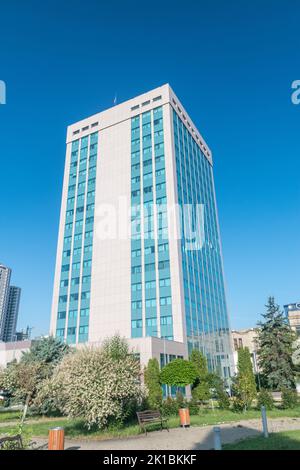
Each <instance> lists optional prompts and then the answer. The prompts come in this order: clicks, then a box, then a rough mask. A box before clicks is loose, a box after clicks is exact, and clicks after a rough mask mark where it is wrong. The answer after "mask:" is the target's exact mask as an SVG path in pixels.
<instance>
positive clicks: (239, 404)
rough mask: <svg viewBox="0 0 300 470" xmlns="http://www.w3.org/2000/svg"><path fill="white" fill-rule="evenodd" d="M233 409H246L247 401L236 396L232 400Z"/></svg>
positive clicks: (237, 410)
mask: <svg viewBox="0 0 300 470" xmlns="http://www.w3.org/2000/svg"><path fill="white" fill-rule="evenodd" d="M232 409H233V411H235V412H236V413H240V412H241V411H245V403H244V400H242V399H241V398H240V397H234V399H233V402H232Z"/></svg>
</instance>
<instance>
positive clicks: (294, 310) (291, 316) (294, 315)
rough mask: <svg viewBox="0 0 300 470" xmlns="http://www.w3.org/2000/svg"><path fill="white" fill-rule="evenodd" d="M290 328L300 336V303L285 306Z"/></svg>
mask: <svg viewBox="0 0 300 470" xmlns="http://www.w3.org/2000/svg"><path fill="white" fill-rule="evenodd" d="M284 310H285V313H286V316H287V318H288V321H289V324H290V327H291V328H292V330H294V331H295V332H296V333H297V336H300V302H296V303H294V304H287V305H284Z"/></svg>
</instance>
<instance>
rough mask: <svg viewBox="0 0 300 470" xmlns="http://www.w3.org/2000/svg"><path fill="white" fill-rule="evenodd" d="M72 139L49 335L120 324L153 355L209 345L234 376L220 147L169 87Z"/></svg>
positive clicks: (212, 363)
mask: <svg viewBox="0 0 300 470" xmlns="http://www.w3.org/2000/svg"><path fill="white" fill-rule="evenodd" d="M66 145H67V148H66V162H65V175H64V182H63V194H62V205H61V214H60V225H59V236H58V246H57V258H56V269H55V279H54V289H53V303H52V315H51V327H50V333H51V334H53V335H55V336H57V337H59V338H61V339H62V340H64V341H66V342H67V343H69V344H74V345H79V344H82V343H88V344H95V343H98V342H101V341H102V340H103V339H104V338H105V337H108V336H111V335H113V334H115V333H117V332H118V333H119V334H121V335H122V336H125V337H126V338H128V340H129V342H130V344H131V346H132V347H133V348H134V349H135V350H136V352H137V354H140V358H141V362H142V363H143V364H144V363H146V362H147V360H148V359H149V358H150V357H157V359H158V360H159V361H160V363H161V365H164V364H165V363H166V362H168V361H169V360H171V359H173V358H174V357H176V356H179V357H187V355H188V352H189V351H190V350H191V349H192V348H199V349H200V350H202V351H203V352H204V353H205V355H206V357H207V360H208V365H209V368H210V369H211V370H218V371H219V372H220V373H221V374H222V375H223V376H224V377H228V376H229V375H230V373H231V371H230V368H231V356H232V350H231V339H230V330H229V323H228V312H227V306H226V299H225V288H224V276H223V266H222V253H221V241H220V232H219V226H218V214H217V206H216V198H215V188H214V179H213V162H212V154H211V151H210V149H209V148H208V146H207V144H206V143H205V141H204V140H203V138H202V136H201V135H200V133H199V132H198V130H197V128H196V126H195V125H194V123H193V122H192V120H191V119H190V117H189V116H188V114H187V112H186V111H185V109H184V108H183V106H182V104H181V103H180V101H179V100H178V98H177V96H176V95H175V94H174V92H173V91H172V89H171V88H170V86H169V85H164V86H162V87H159V88H157V89H155V90H152V91H150V92H148V93H146V94H143V95H141V96H138V97H136V98H134V99H131V100H129V101H126V102H124V103H121V104H118V105H116V106H114V107H112V108H110V109H108V110H106V111H103V112H100V113H99V114H96V115H93V116H91V117H89V118H87V119H84V120H82V121H80V122H77V123H75V124H73V125H71V126H69V127H68V130H67V142H66ZM187 206H189V207H190V208H192V212H189V213H187V212H188V211H185V209H184V208H186V207H187ZM175 207H176V208H178V207H180V208H181V211H179V212H177V213H176V214H177V215H176V216H173V217H172V211H173V209H174V208H175ZM197 208H198V212H197ZM199 214H200V215H199ZM197 215H199V217H200V219H199V218H198V217H197ZM201 217H202V218H201ZM127 227H129V228H128V230H127ZM191 233H192V235H191Z"/></svg>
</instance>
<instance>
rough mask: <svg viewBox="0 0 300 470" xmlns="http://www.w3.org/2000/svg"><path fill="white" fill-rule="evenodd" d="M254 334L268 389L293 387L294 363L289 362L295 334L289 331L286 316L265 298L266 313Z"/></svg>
mask: <svg viewBox="0 0 300 470" xmlns="http://www.w3.org/2000/svg"><path fill="white" fill-rule="evenodd" d="M262 317H263V318H264V320H263V321H261V322H259V323H258V326H259V327H260V329H259V331H258V337H257V345H258V364H259V367H260V369H261V371H262V374H263V375H264V376H265V378H266V381H267V384H268V387H269V388H270V389H272V390H281V389H283V388H292V389H294V388H295V377H294V366H293V362H292V354H293V343H294V341H295V333H294V332H293V331H292V330H291V328H290V326H289V324H288V321H287V319H286V318H285V317H284V315H283V312H282V311H281V310H280V307H279V305H277V304H276V303H275V300H274V297H269V299H268V303H267V305H266V313H264V314H262Z"/></svg>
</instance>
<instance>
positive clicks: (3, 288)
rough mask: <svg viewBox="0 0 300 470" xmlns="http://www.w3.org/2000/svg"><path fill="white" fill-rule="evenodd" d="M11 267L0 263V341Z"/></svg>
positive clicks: (2, 335)
mask: <svg viewBox="0 0 300 470" xmlns="http://www.w3.org/2000/svg"><path fill="white" fill-rule="evenodd" d="M10 277H11V269H10V268H8V267H7V266H4V265H3V264H0V341H3V339H4V326H5V320H6V315H7V305H8V297H9V283H10Z"/></svg>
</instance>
